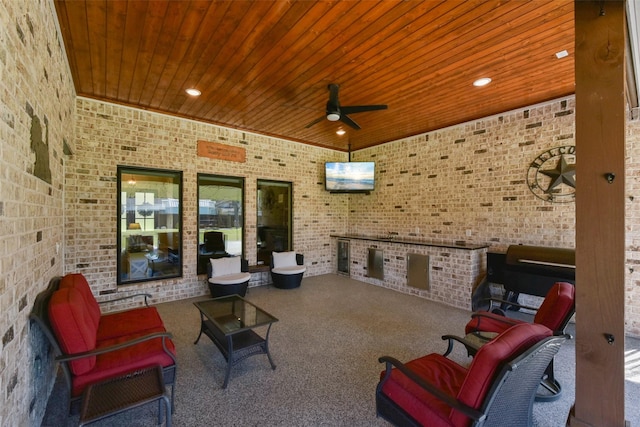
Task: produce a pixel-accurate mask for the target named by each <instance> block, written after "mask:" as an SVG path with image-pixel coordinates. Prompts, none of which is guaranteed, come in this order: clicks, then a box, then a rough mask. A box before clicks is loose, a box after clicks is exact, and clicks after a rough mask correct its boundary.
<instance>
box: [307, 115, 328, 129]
mask: <svg viewBox="0 0 640 427" xmlns="http://www.w3.org/2000/svg"><path fill="white" fill-rule="evenodd" d="M326 118H327V116H322V117H318V118H317V119H315V120H314V121H312V122H311V123H309V124H308V125H306V126H305V128H306V129H309V128H310V127H311V126H313V125H315V124H316V123H320V122H321V121H323V120H324V119H326Z"/></svg>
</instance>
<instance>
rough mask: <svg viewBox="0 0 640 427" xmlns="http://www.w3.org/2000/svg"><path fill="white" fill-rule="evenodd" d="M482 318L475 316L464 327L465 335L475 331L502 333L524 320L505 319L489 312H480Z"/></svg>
mask: <svg viewBox="0 0 640 427" xmlns="http://www.w3.org/2000/svg"><path fill="white" fill-rule="evenodd" d="M479 314H481V315H480V316H474V317H472V318H471V320H469V323H467V325H466V326H465V327H464V333H465V334H470V333H471V332H474V331H482V332H495V333H498V334H500V333H502V332H504V331H506V330H507V329H509V328H510V327H512V326H513V325H515V324H518V323H524V322H523V321H522V320H518V319H513V318H511V317H505V316H502V315H501V314H495V313H490V312H488V311H481V312H479Z"/></svg>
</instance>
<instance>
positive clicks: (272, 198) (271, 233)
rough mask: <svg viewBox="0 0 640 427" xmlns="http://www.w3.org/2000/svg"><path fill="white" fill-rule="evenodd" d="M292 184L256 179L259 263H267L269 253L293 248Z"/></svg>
mask: <svg viewBox="0 0 640 427" xmlns="http://www.w3.org/2000/svg"><path fill="white" fill-rule="evenodd" d="M291 193H292V184H291V183H290V182H281V181H266V180H261V179H259V180H258V204H257V206H258V221H257V224H258V237H257V242H258V256H257V259H258V264H267V265H269V263H270V261H271V252H284V251H290V250H292V247H293V239H292V235H293V233H292V230H293V220H292V212H293V209H292V206H291V205H292V197H291Z"/></svg>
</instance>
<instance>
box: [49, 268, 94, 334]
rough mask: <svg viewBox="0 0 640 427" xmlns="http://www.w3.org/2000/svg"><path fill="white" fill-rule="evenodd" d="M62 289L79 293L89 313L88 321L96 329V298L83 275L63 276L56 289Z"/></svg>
mask: <svg viewBox="0 0 640 427" xmlns="http://www.w3.org/2000/svg"><path fill="white" fill-rule="evenodd" d="M64 288H75V289H77V290H78V291H79V292H80V294H81V295H82V297H83V298H84V301H85V303H86V305H87V310H88V312H89V315H90V319H91V321H92V322H93V326H94V327H95V328H96V329H98V324H99V322H100V306H99V305H98V301H96V298H95V297H94V296H93V293H92V292H91V288H90V287H89V283H88V282H87V279H86V278H85V277H84V275H82V274H80V273H71V274H67V275H65V276H64V277H63V278H62V279H61V280H60V284H59V285H58V289H64Z"/></svg>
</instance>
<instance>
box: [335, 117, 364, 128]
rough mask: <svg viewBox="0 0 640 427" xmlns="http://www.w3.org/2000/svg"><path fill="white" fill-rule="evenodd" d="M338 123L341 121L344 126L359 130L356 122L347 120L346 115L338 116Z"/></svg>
mask: <svg viewBox="0 0 640 427" xmlns="http://www.w3.org/2000/svg"><path fill="white" fill-rule="evenodd" d="M340 121H341V122H342V123H345V124H347V125H349V126H351V127H352V128H354V129H356V130H360V126H359V125H358V124H357V123H356V122H354V121H353V120H351V119H350V118H349V116H347V115H346V114H342V115H341V116H340Z"/></svg>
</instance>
